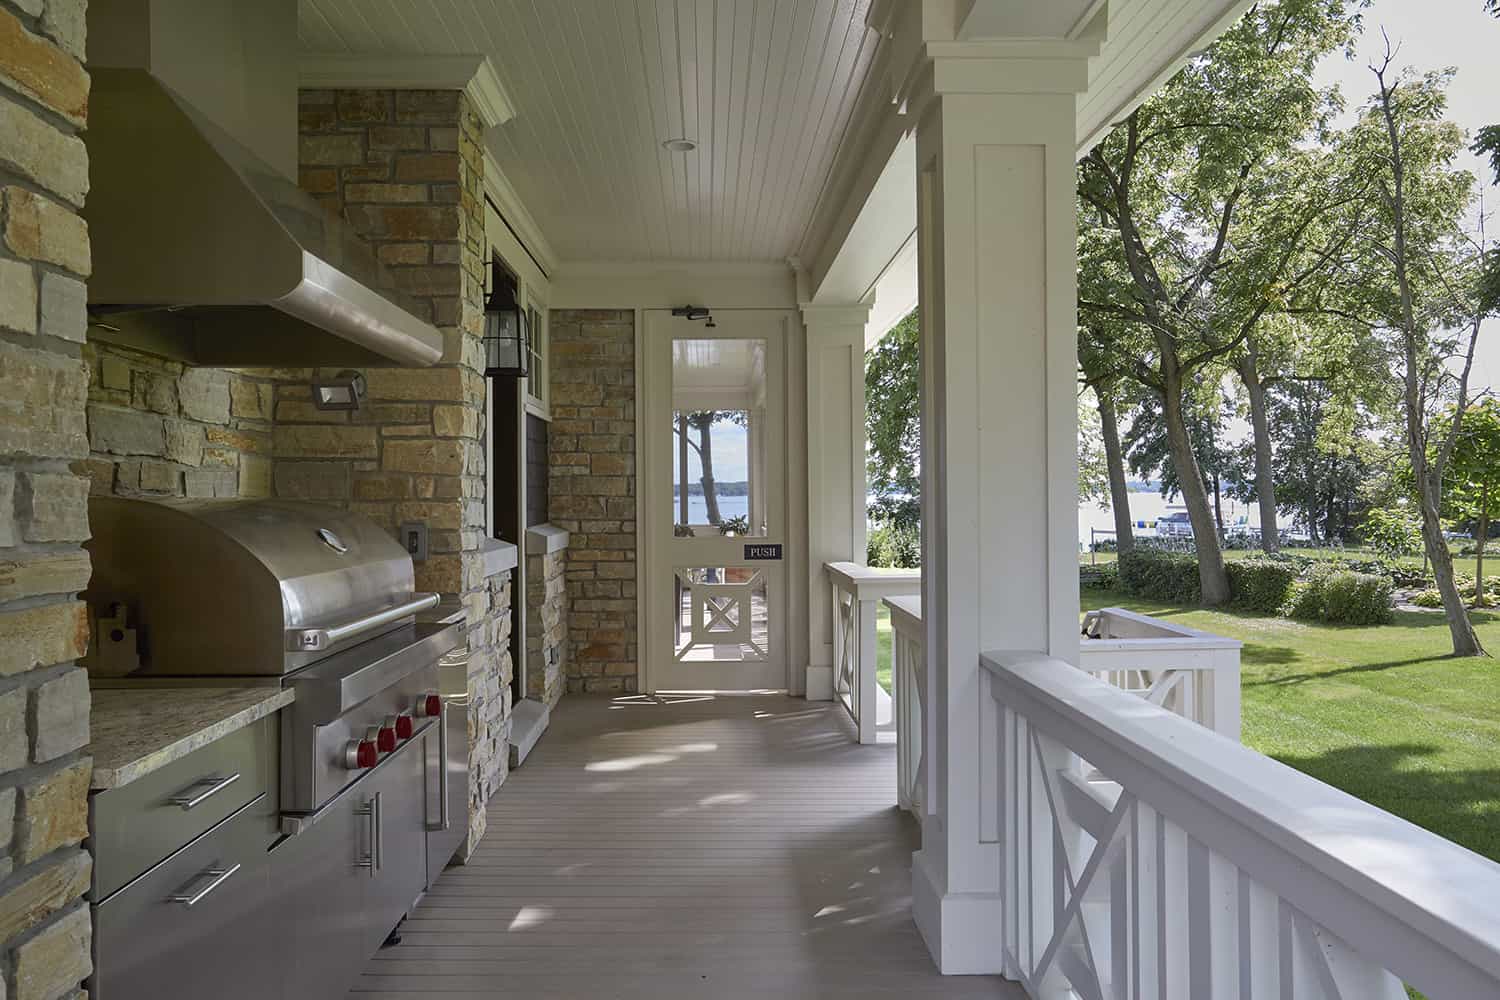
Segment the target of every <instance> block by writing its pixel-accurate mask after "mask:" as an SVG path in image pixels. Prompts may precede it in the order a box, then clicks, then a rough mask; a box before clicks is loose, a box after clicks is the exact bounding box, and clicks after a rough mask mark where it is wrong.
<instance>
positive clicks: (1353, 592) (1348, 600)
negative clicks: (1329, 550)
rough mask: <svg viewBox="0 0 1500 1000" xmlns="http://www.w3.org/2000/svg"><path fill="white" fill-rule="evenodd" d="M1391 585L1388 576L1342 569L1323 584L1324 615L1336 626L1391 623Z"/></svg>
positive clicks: (1329, 576) (1327, 578)
mask: <svg viewBox="0 0 1500 1000" xmlns="http://www.w3.org/2000/svg"><path fill="white" fill-rule="evenodd" d="M1391 594H1392V585H1391V581H1390V579H1389V578H1388V577H1384V576H1375V575H1374V574H1371V573H1351V572H1349V571H1348V570H1341V571H1339V572H1336V573H1330V574H1328V576H1327V577H1326V578H1325V581H1324V584H1323V615H1322V618H1323V620H1324V621H1326V622H1330V623H1332V624H1335V625H1383V624H1385V623H1386V622H1389V621H1390V620H1391Z"/></svg>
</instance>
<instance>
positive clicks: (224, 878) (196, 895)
mask: <svg viewBox="0 0 1500 1000" xmlns="http://www.w3.org/2000/svg"><path fill="white" fill-rule="evenodd" d="M239 870H240V866H239V864H237V863H236V864H233V865H230V866H229V867H228V868H206V869H204V870H203V871H201V872H199V873H198V874H197V876H196V877H195V878H194V879H193V882H189V883H188V885H187V888H185V889H183V890H182V891H181V892H178V893H176V894H175V895H172V896H168V897H167V902H169V903H181V904H182V905H183V906H194V905H196V904H198V903H200V902H202V901H203V897H205V896H207V895H208V894H209V893H211V892H213V891H214V890H215V889H217V888H218V887H219V886H221V885H223V884H224V883H225V882H228V881H229V877H230V876H231V875H233V874H234V873H235V872H237V871H239ZM204 878H206V879H208V882H207V883H206V884H205V885H204V886H203V888H201V889H199V890H198V891H197V892H193V891H192V886H193V883H194V882H197V881H198V879H204Z"/></svg>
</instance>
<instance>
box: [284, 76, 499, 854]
mask: <svg viewBox="0 0 1500 1000" xmlns="http://www.w3.org/2000/svg"><path fill="white" fill-rule="evenodd" d="M298 116H299V130H300V135H299V161H300V162H299V183H300V184H301V186H302V187H303V189H304V190H306V191H308V192H310V193H312V194H313V195H314V196H315V197H317V198H319V200H321V201H322V202H323V203H324V206H325V208H327V209H328V210H329V211H330V212H336V213H340V214H342V216H343V217H344V219H345V220H346V221H347V222H348V223H349V224H350V225H352V226H353V227H354V229H355V231H356V232H358V233H359V235H360V236H362V237H364V238H365V239H366V240H368V241H369V242H370V243H372V244H373V245H374V246H375V248H376V253H377V255H378V256H379V258H380V260H381V261H382V262H383V263H384V264H385V265H386V266H387V268H388V271H389V274H390V278H391V281H392V283H393V284H394V285H395V286H396V287H397V288H398V289H400V290H401V291H403V292H405V293H407V294H408V295H410V296H413V297H414V298H416V299H417V301H418V307H417V308H418V310H419V313H421V314H422V315H423V318H425V319H429V320H431V321H432V322H433V323H434V324H436V325H437V326H438V327H439V328H441V329H442V330H443V332H444V336H445V338H446V339H447V344H448V346H447V351H446V354H445V357H444V359H443V362H442V363H441V364H440V365H438V366H436V367H433V368H418V369H404V368H370V369H366V370H365V371H364V375H365V378H366V379H367V381H368V386H369V396H368V402H367V404H366V405H365V406H364V407H362V408H361V409H360V410H359V411H358V412H357V413H355V414H354V415H352V416H350V415H348V414H342V413H331V412H321V411H318V410H316V409H315V408H313V407H312V406H311V405H310V402H309V399H310V397H309V389H308V385H309V380H308V379H307V378H306V377H303V378H299V380H298V381H296V382H288V381H283V382H282V384H280V385H279V386H278V387H277V390H276V410H275V414H274V417H275V426H274V430H273V447H274V456H273V461H274V479H275V492H276V495H277V496H282V497H300V498H303V499H308V500H317V501H321V502H326V503H336V504H340V505H343V506H347V507H348V508H349V509H351V510H355V511H358V512H359V513H362V514H365V515H366V516H368V517H370V518H372V519H374V520H375V521H376V522H378V523H380V524H382V525H385V526H386V527H388V528H390V529H391V530H392V531H394V530H396V529H397V527H398V526H399V525H400V523H401V522H402V521H407V520H420V521H426V522H427V524H428V529H429V532H428V535H429V537H428V541H429V551H430V555H429V557H428V558H427V560H426V561H424V562H421V563H418V564H417V586H418V587H419V588H421V589H424V590H433V591H438V592H440V593H444V594H449V595H456V596H459V597H460V598H461V599H462V602H463V606H464V609H465V612H466V614H467V618H468V625H469V749H470V771H471V781H470V788H471V790H472V792H473V795H472V801H471V802H470V809H469V840H468V843H467V845H466V848H465V849H464V851H463V852H462V854H463V856H465V857H466V856H467V854H468V853H469V852H470V851H472V850H473V848H474V846H475V845H476V844H477V843H478V841H479V838H480V837H482V836H483V835H484V829H485V811H484V803H485V801H486V800H487V799H488V798H489V796H490V795H491V794H493V793H494V790H495V789H496V788H498V787H499V786H500V784H501V783H502V782H503V781H504V780H505V776H506V773H507V770H508V767H509V751H508V748H507V742H508V740H509V720H510V697H511V695H510V680H511V676H512V670H513V666H512V663H511V657H510V642H509V640H510V629H511V622H510V597H511V593H510V581H509V571H505V572H504V573H501V574H499V575H497V576H496V577H494V578H489V579H487V578H486V576H485V570H484V556H483V552H482V546H483V544H484V542H485V540H486V535H487V530H486V525H485V512H484V468H485V467H484V463H485V460H486V459H485V455H484V449H483V447H482V444H481V440H480V438H481V433H482V424H483V416H484V396H485V391H484V378H483V375H482V369H483V360H482V358H483V352H482V350H481V346H480V336H481V332H482V329H483V316H484V303H483V288H484V272H485V266H486V263H487V260H488V251H487V248H486V244H485V236H484V163H483V148H482V146H481V138H480V125H479V120H478V118H477V117H476V116H475V114H474V112H473V110H472V109H471V108H470V107H469V105H468V100H467V98H465V97H464V95H463V94H462V93H460V92H458V91H432V90H338V91H334V90H316V91H314V90H305V91H302V92H301V94H300V95H299V101H298Z"/></svg>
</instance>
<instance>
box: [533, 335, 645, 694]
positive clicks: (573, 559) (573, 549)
mask: <svg viewBox="0 0 1500 1000" xmlns="http://www.w3.org/2000/svg"><path fill="white" fill-rule="evenodd" d="M548 330H549V340H548V353H549V355H550V364H551V373H552V378H551V386H550V389H551V393H552V398H551V403H552V427H551V429H550V433H549V434H548V444H547V452H548V456H547V457H548V464H549V468H550V471H549V476H548V490H549V491H550V494H551V496H550V498H549V501H548V506H549V511H548V519H549V520H550V521H551V522H552V523H553V524H555V525H557V526H558V527H560V528H564V529H566V530H567V531H568V532H569V533H570V535H571V538H570V539H569V542H568V551H567V590H568V605H569V606H568V654H567V687H568V690H569V691H634V690H635V689H636V656H637V649H638V646H637V635H638V631H637V630H638V628H639V613H638V611H637V607H636V582H635V581H636V528H635V522H636V479H635V314H634V313H633V312H632V311H630V310H600V309H559V310H554V311H553V312H552V314H551V317H550V324H549V327H548Z"/></svg>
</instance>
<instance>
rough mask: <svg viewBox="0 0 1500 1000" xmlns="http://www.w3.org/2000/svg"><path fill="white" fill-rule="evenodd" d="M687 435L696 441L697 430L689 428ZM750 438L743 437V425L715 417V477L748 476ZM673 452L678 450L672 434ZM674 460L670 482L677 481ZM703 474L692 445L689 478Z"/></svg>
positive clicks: (735, 478)
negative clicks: (748, 439)
mask: <svg viewBox="0 0 1500 1000" xmlns="http://www.w3.org/2000/svg"><path fill="white" fill-rule="evenodd" d="M688 435H689V438H690V439H691V440H692V441H693V442H694V443H696V442H697V440H698V432H697V431H696V430H692V431H689V432H688ZM748 446H749V442H748V441H747V440H746V437H745V428H743V427H740V426H739V425H737V424H735V423H734V422H733V421H731V420H716V421H714V428H713V453H714V479H716V480H718V481H719V482H721V483H742V482H746V481H747V480H749V478H750V472H749V469H750V453H749V449H748ZM672 454H673V455H674V456H675V455H676V454H677V438H676V436H675V435H674V436H673V438H672ZM677 472H678V470H677V461H676V459H675V458H674V459H673V461H672V482H674V483H676V482H680V481H681V478H680V477H679V476H678V474H677ZM702 476H703V469H702V467H701V466H700V465H699V464H698V453H697V452H696V451H694V450H693V449H692V448H689V449H688V482H690V483H691V482H697V481H698V480H699V479H700V478H702Z"/></svg>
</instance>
